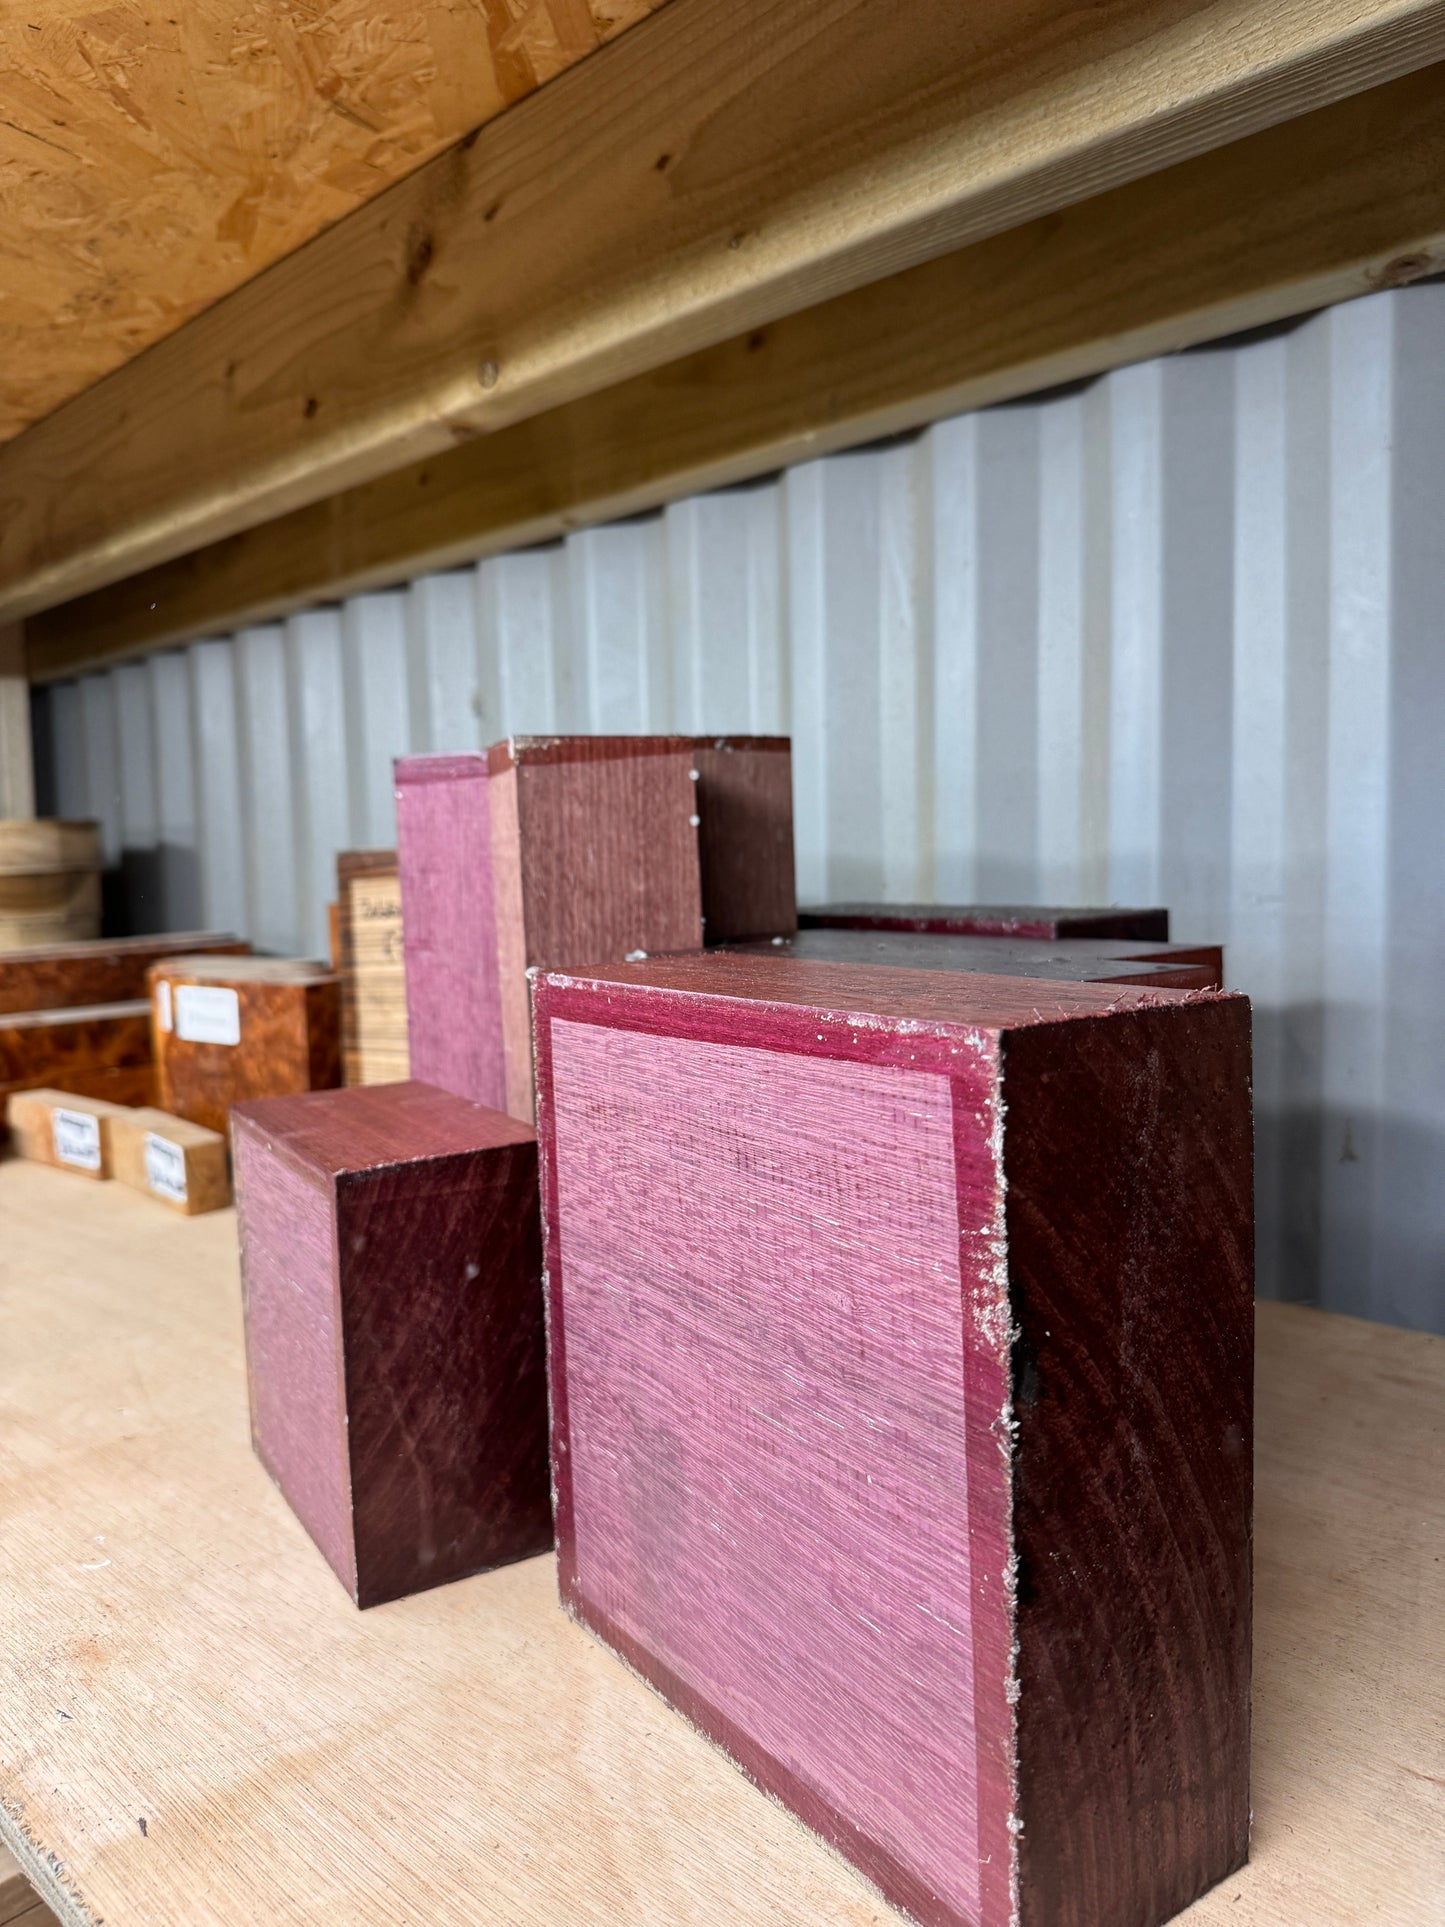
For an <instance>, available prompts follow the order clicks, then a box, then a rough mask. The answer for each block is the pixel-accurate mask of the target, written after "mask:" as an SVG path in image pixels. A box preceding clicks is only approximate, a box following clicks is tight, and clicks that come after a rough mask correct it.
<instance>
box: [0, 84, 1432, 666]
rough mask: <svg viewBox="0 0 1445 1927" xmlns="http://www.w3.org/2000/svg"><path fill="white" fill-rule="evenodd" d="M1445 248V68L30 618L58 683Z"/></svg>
mask: <svg viewBox="0 0 1445 1927" xmlns="http://www.w3.org/2000/svg"><path fill="white" fill-rule="evenodd" d="M1440 267H1445V67H1436V68H1431V69H1427V70H1426V71H1425V72H1424V73H1420V74H1415V75H1410V76H1407V77H1406V78H1405V79H1403V80H1399V81H1395V82H1393V83H1391V84H1390V85H1389V86H1387V87H1383V88H1378V89H1375V90H1373V91H1372V92H1370V93H1368V94H1361V95H1357V96H1356V97H1354V98H1353V99H1351V100H1348V101H1344V102H1341V103H1338V104H1336V105H1335V106H1333V107H1328V108H1323V109H1321V110H1319V111H1318V112H1316V113H1314V114H1311V115H1307V116H1305V117H1304V118H1302V119H1300V120H1296V121H1292V122H1290V123H1288V124H1287V125H1285V126H1283V127H1279V128H1274V129H1271V130H1269V131H1267V132H1265V133H1262V134H1256V135H1254V136H1252V137H1251V138H1249V139H1248V140H1245V141H1241V142H1238V143H1236V144H1235V145H1234V146H1232V147H1229V148H1223V149H1220V150H1218V151H1217V152H1215V153H1213V154H1209V155H1206V156H1203V157H1201V158H1199V159H1196V160H1192V161H1187V162H1184V163H1182V164H1181V165H1179V166H1177V167H1174V168H1171V169H1169V170H1167V171H1166V172H1164V173H1161V174H1155V175H1151V176H1150V177H1148V178H1147V179H1145V180H1142V181H1138V182H1134V183H1132V184H1130V185H1129V186H1127V187H1123V188H1117V189H1115V190H1114V191H1113V192H1112V193H1109V194H1105V195H1101V196H1099V197H1097V198H1096V199H1094V200H1092V201H1088V202H1085V203H1083V204H1081V205H1079V206H1076V207H1073V208H1070V209H1067V210H1064V211H1062V212H1060V213H1057V214H1051V215H1048V216H1045V217H1043V218H1042V219H1040V220H1038V221H1034V222H1030V223H1028V224H1026V225H1025V226H1023V227H1020V228H1016V229H1013V230H1012V231H1010V232H1009V233H1007V234H1004V235H999V236H996V237H994V238H993V239H991V240H988V241H984V242H981V243H978V244H976V245H975V246H973V247H971V248H966V249H963V250H960V251H959V252H957V253H954V254H951V255H947V256H945V257H944V258H942V259H941V260H937V261H933V262H930V263H927V264H926V265H924V266H922V267H918V268H913V269H910V270H909V271H907V272H906V273H903V274H899V275H894V276H891V277H889V278H888V279H887V280H885V281H882V282H878V283H875V284H874V285H872V286H870V287H867V288H864V289H861V290H859V291H857V292H855V293H853V294H849V295H845V296H841V297H839V298H837V299H835V300H833V301H831V302H827V303H825V304H823V305H822V306H821V307H817V308H813V309H810V310H807V311H805V312H804V313H802V314H798V315H793V316H790V317H788V318H787V319H785V320H783V321H779V322H777V323H774V324H773V325H772V326H770V327H766V328H762V329H758V330H754V331H752V332H750V333H749V334H747V335H742V336H739V337H737V338H736V339H734V340H732V341H729V342H726V343H724V344H722V345H720V346H718V347H715V348H710V349H707V350H704V351H703V352H702V353H699V354H696V355H692V356H689V357H687V358H685V359H684V360H682V361H680V362H677V363H674V364H672V365H671V366H669V367H666V368H662V369H658V370H655V371H654V372H652V373H650V374H647V375H644V376H641V377H637V378H635V379H633V380H632V381H630V382H624V383H622V384H620V385H619V386H618V387H616V388H613V389H609V390H606V391H604V392H603V393H601V394H598V395H594V396H589V397H587V398H586V399H584V400H582V401H578V402H573V403H571V404H569V405H568V406H566V407H563V408H558V409H554V410H552V411H551V412H550V413H548V414H545V415H542V416H539V417H537V418H536V419H534V420H532V421H528V422H524V423H521V424H518V425H517V426H515V427H512V428H509V429H505V430H503V431H501V432H500V433H498V434H496V435H492V436H488V437H485V438H484V439H482V440H479V441H471V442H467V443H465V444H463V445H462V446H460V447H457V448H454V449H452V450H450V451H449V452H448V453H447V454H445V455H442V456H438V457H436V458H435V459H432V460H428V461H423V462H419V463H416V464H414V465H413V466H411V467H410V468H407V469H405V470H403V471H401V472H400V473H399V474H396V475H393V476H389V477H387V478H385V479H383V480H381V481H378V482H371V483H367V484H365V485H364V486H362V487H359V488H354V489H351V490H348V491H346V492H345V493H343V494H341V495H339V496H337V497H334V498H333V499H331V500H330V501H327V502H323V503H318V504H316V505H314V506H312V507H309V508H305V509H301V510H298V511H295V512H293V513H292V514H290V515H288V516H284V517H282V518H280V519H279V520H277V521H275V522H272V523H270V524H268V525H266V526H263V527H261V528H256V529H252V530H250V531H248V532H246V533H245V534H241V535H236V536H232V537H230V538H229V539H227V540H226V541H223V542H220V543H217V544H214V545H212V546H210V547H208V548H205V549H202V550H200V551H199V552H197V553H196V554H193V555H189V556H186V557H184V558H182V559H180V560H178V561H175V562H172V563H168V564H166V565H164V566H163V567H161V568H158V569H153V570H150V571H148V572H146V573H144V574H142V575H139V576H137V577H134V578H132V579H131V580H130V581H127V582H122V583H119V584H117V585H116V586H115V587H113V588H110V589H105V590H101V591H99V592H98V593H96V594H92V595H90V596H87V597H84V598H82V599H80V600H78V601H75V602H72V603H69V604H66V605H65V606H63V607H60V608H56V609H52V610H49V611H47V612H46V613H44V614H43V615H40V616H36V617H32V618H31V620H30V622H29V623H28V624H27V631H26V633H27V642H28V649H29V664H30V672H31V674H32V676H34V677H36V678H37V679H41V680H44V679H53V678H56V677H60V676H66V675H72V674H74V673H76V672H77V671H78V670H80V669H83V668H86V667H90V666H93V665H94V664H96V663H99V662H103V661H106V660H111V659H114V658H116V657H118V656H123V655H133V654H137V653H139V652H141V651H142V650H145V649H147V648H154V647H156V646H158V645H160V644H163V643H166V642H173V641H179V640H183V639H185V638H187V637H190V636H194V635H200V634H204V633H207V632H213V633H214V632H216V631H219V630H225V629H228V628H232V627H235V626H238V625H239V624H240V623H242V622H251V621H260V620H264V619H266V618H268V617H272V616H275V615H279V614H282V613H284V612H285V611H286V610H288V609H292V608H296V607H298V606H300V605H301V604H303V603H305V602H307V601H312V600H315V599H316V598H317V597H318V596H319V595H322V594H330V595H343V594H352V593H355V592H356V591H358V590H361V589H366V588H374V587H378V586H381V585H382V584H385V583H388V582H395V581H398V580H401V579H404V578H405V577H407V576H408V575H411V574H415V573H417V572H419V571H422V570H425V569H432V568H442V567H447V566H450V565H452V564H455V563H460V562H464V561H467V560H470V559H472V558H474V557H476V556H479V555H484V554H487V553H490V552H493V551H495V550H498V549H501V548H506V547H513V546H517V545H518V544H521V543H525V542H530V541H536V540H538V539H541V538H543V537H547V536H552V535H556V534H558V533H559V532H561V531H563V530H565V529H568V528H573V527H576V526H578V525H579V524H580V523H583V522H587V521H596V520H601V519H603V518H604V517H607V516H610V515H616V514H622V513H629V512H632V511H635V510H638V509H642V508H647V507H651V506H655V505H656V504H657V503H659V502H662V501H665V500H667V499H668V498H669V497H671V496H676V495H679V494H682V493H685V492H687V491H688V490H692V489H697V488H702V487H707V486H714V485H718V484H721V483H726V482H730V481H737V480H740V479H743V478H745V477H748V476H752V475H759V474H764V473H767V472H768V471H769V470H770V469H772V468H775V467H778V466H780V465H781V464H783V463H785V462H789V461H796V460H798V459H801V458H806V457H808V456H811V455H817V454H820V453H823V452H825V451H827V450H829V449H835V448H839V447H843V446H846V445H848V444H850V443H857V442H860V441H865V440H867V439H869V438H871V437H874V436H877V435H881V434H886V433H891V432H895V431H898V430H901V429H906V428H910V427H915V426H917V425H918V424H920V423H922V422H925V421H928V420H930V419H934V418H936V417H937V416H939V415H942V414H945V413H948V412H950V411H953V410H957V409H960V408H965V407H973V406H978V405H980V404H983V403H987V402H993V401H998V400H1001V399H1005V398H1007V397H1009V396H1013V395H1020V394H1026V393H1028V392H1030V391H1031V390H1035V389H1038V388H1041V387H1046V386H1048V385H1050V384H1053V383H1055V382H1059V381H1064V380H1069V379H1075V378H1078V377H1081V376H1086V375H1091V374H1096V373H1098V372H1099V371H1100V370H1102V369H1105V368H1109V367H1113V366H1116V365H1118V364H1119V363H1121V362H1125V361H1128V360H1131V359H1137V358H1138V357H1140V356H1144V355H1150V354H1159V353H1164V352H1167V351H1169V350H1172V349H1176V348H1180V347H1184V346H1186V345H1188V344H1191V343H1196V342H1200V341H1206V340H1209V339H1211V338H1215V337H1218V336H1220V335H1223V334H1228V333H1231V332H1233V331H1235V330H1237V329H1240V328H1245V327H1252V326H1257V325H1260V324H1262V323H1265V322H1270V321H1276V320H1279V319H1281V318H1283V317H1286V316H1289V315H1295V314H1300V313H1304V312H1307V311H1308V310H1310V309H1312V308H1316V307H1319V306H1321V305H1324V304H1325V303H1328V302H1331V301H1339V300H1343V299H1345V298H1347V297H1349V296H1351V295H1357V294H1362V293H1366V292H1368V291H1369V290H1371V289H1375V288H1381V287H1387V286H1392V285H1397V284H1399V283H1401V282H1404V281H1408V280H1411V279H1414V278H1416V277H1418V276H1419V275H1422V274H1425V273H1429V272H1433V271H1434V270H1436V269H1437V268H1440Z"/></svg>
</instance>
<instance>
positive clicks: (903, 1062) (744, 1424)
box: [535, 951, 1252, 1927]
mask: <svg viewBox="0 0 1445 1927" xmlns="http://www.w3.org/2000/svg"><path fill="white" fill-rule="evenodd" d="M535 996H536V1018H537V1063H538V1089H539V1118H540V1131H541V1142H542V1160H543V1199H544V1220H545V1227H546V1254H547V1280H548V1293H549V1334H550V1345H551V1376H552V1423H553V1458H554V1467H555V1479H556V1488H557V1527H558V1544H559V1561H560V1564H559V1572H560V1583H561V1589H562V1596H563V1600H564V1603H565V1604H566V1605H567V1606H568V1608H569V1610H570V1611H572V1612H573V1613H574V1614H575V1615H576V1616H577V1617H578V1618H579V1619H580V1620H582V1621H583V1623H585V1624H587V1625H588V1626H590V1627H591V1628H592V1629H593V1630H594V1631H595V1632H596V1633H597V1634H598V1635H599V1636H600V1637H601V1638H602V1639H603V1640H604V1641H606V1642H607V1643H608V1644H609V1645H611V1646H612V1647H613V1648H614V1649H615V1650H616V1651H617V1652H618V1653H619V1654H620V1655H621V1656H622V1657H623V1658H624V1659H625V1660H627V1662H628V1663H629V1664H630V1665H631V1666H632V1667H633V1668H634V1669H635V1670H637V1671H638V1672H640V1673H641V1674H642V1676H643V1677H644V1678H645V1679H647V1680H648V1681H649V1682H650V1683H651V1684H652V1685H653V1686H654V1687H656V1688H657V1690H658V1691H660V1692H661V1693H662V1694H663V1695H664V1697H665V1698H667V1699H668V1700H669V1701H670V1702H671V1703H672V1704H673V1705H674V1706H676V1707H677V1708H678V1709H679V1710H680V1711H681V1712H682V1713H684V1714H685V1715H686V1717H687V1718H688V1719H690V1720H691V1721H692V1722H693V1723H694V1724H695V1725H697V1726H699V1727H700V1728H701V1729H702V1730H703V1731H704V1732H705V1733H707V1734H708V1735H709V1736H710V1737H711V1738H713V1739H714V1740H716V1741H717V1742H718V1743H719V1744H721V1745H722V1746H724V1747H725V1748H726V1749H727V1750H728V1752H730V1753H731V1754H732V1756H733V1757H734V1759H735V1760H737V1761H738V1763H739V1764H740V1765H741V1766H742V1767H743V1768H744V1770H745V1771H746V1772H747V1773H748V1774H749V1775H750V1776H751V1777H752V1778H753V1779H755V1780H756V1781H757V1782H758V1783H759V1784H760V1785H762V1786H763V1787H764V1788H766V1789H767V1790H768V1791H769V1792H771V1793H773V1794H774V1795H776V1796H777V1797H778V1798H780V1799H782V1800H783V1801H784V1803H785V1804H787V1805H788V1806H790V1807H791V1808H792V1809H793V1810H794V1811H795V1812H797V1813H798V1814H799V1815H800V1816H801V1817H802V1818H803V1819H804V1820H805V1821H806V1822H807V1823H808V1824H809V1825H810V1826H812V1827H813V1828H814V1829H815V1830H817V1831H818V1832H819V1833H821V1834H822V1835H823V1837H824V1838H825V1839H827V1840H828V1841H829V1842H830V1843H831V1844H832V1845H834V1846H835V1847H836V1848H837V1849H838V1850H839V1851H840V1852H842V1853H843V1854H845V1855H846V1856H847V1857H848V1858H849V1859H851V1860H852V1861H853V1862H854V1863H855V1864H856V1865H857V1866H858V1867H859V1868H860V1869H861V1870H862V1871H863V1872H864V1873H865V1874H867V1875H868V1877H869V1878H870V1879H872V1880H873V1881H874V1882H875V1883H876V1884H877V1885H878V1887H879V1888H880V1889H881V1890H882V1892H883V1893H884V1894H885V1895H886V1896H887V1898H888V1899H889V1900H891V1901H892V1902H893V1903H894V1904H896V1905H898V1906H900V1907H902V1908H903V1909H904V1910H905V1911H906V1912H907V1913H909V1914H910V1915H911V1916H912V1917H913V1918H915V1919H916V1920H918V1921H920V1922H924V1923H927V1924H928V1927H964V1923H969V1927H1006V1923H1012V1922H1015V1921H1018V1922H1022V1923H1027V1927H1044V1923H1049V1927H1103V1924H1104V1923H1106V1922H1109V1923H1112V1922H1115V1921H1120V1920H1130V1921H1137V1922H1141V1923H1147V1927H1154V1923H1157V1922H1160V1921H1162V1920H1164V1919H1166V1918H1168V1917H1169V1916H1170V1915H1171V1914H1172V1913H1174V1912H1176V1911H1178V1909H1179V1908H1181V1907H1182V1906H1184V1905H1186V1904H1187V1903H1188V1901H1189V1900H1191V1899H1192V1898H1193V1897H1194V1896H1195V1895H1196V1894H1198V1893H1199V1892H1201V1891H1203V1889H1204V1888H1205V1887H1207V1886H1209V1885H1211V1884H1212V1883H1213V1882H1215V1881H1217V1880H1219V1879H1221V1878H1223V1877H1224V1876H1225V1875H1226V1874H1227V1873H1229V1872H1230V1871H1231V1870H1232V1869H1233V1868H1234V1867H1236V1866H1237V1865H1238V1864H1239V1863H1240V1861H1241V1859H1242V1858H1243V1855H1244V1852H1245V1849H1246V1844H1247V1837H1248V1815H1247V1807H1248V1799H1247V1786H1248V1696H1249V1641H1248V1633H1249V1601H1250V1551H1249V1530H1250V1504H1251V1490H1250V1463H1251V1457H1250V1441H1251V1429H1250V1426H1251V1413H1250V1393H1249V1360H1250V1355H1251V1334H1252V1323H1251V1317H1252V1307H1251V1285H1252V1238H1251V1222H1250V1204H1251V1169H1250V1133H1249V1007H1248V1004H1247V1002H1246V1001H1245V1000H1244V999H1242V998H1235V997H1227V996H1221V995H1217V994H1199V993H1194V994H1189V993H1186V992H1179V991H1169V990H1164V991H1159V990H1144V989H1134V988H1130V987H1126V986H1120V985H1107V984H1091V983H1077V984H1071V983H1066V982H1048V981H1047V980H1044V981H1038V980H1034V981H1029V980H1024V979H1009V978H1006V977H988V976H983V975H973V976H965V975H962V974H941V973H925V972H921V971H916V972H906V971H899V970H887V969H879V968H867V967H861V966H860V967H848V966H843V965H837V964H809V963H806V962H800V961H798V960H795V959H790V958H787V957H768V956H765V955H750V954H729V953H726V952H716V951H713V952H708V953H706V954H705V955H704V956H701V957H677V958H667V959H662V960H658V961H656V962H646V963H643V962H639V963H636V964H634V965H632V966H630V967H628V966H624V967H622V968H620V969H619V968H611V969H606V970H598V969H593V970H590V971H587V972H583V973H562V972H555V973H542V974H541V975H540V976H539V977H538V978H537V980H536V985H535ZM1061 1160H1065V1161H1066V1163H1065V1175H1064V1176H1063V1177H1062V1178H1061V1179H1060V1180H1059V1181H1058V1182H1056V1183H1055V1184H1054V1185H1053V1186H1052V1188H1050V1187H1049V1185H1048V1184H1047V1182H1046V1181H1045V1180H1046V1174H1047V1173H1048V1172H1049V1171H1050V1170H1054V1171H1057V1170H1058V1169H1059V1166H1060V1162H1061ZM1061 1251H1062V1252H1064V1253H1067V1254H1068V1261H1067V1262H1065V1263H1055V1264H1054V1266H1053V1268H1052V1269H1050V1267H1049V1263H1048V1254H1050V1253H1053V1254H1054V1255H1055V1257H1056V1258H1057V1254H1058V1253H1059V1252H1061ZM1086 1363H1087V1364H1088V1365H1090V1366H1091V1367H1092V1370H1093V1373H1094V1378H1093V1380H1092V1381H1091V1382H1089V1383H1088V1384H1086V1385H1084V1386H1083V1388H1082V1390H1080V1389H1079V1388H1077V1387H1076V1386H1075V1385H1074V1384H1073V1383H1072V1380H1071V1377H1070V1373H1071V1372H1072V1371H1077V1370H1083V1369H1084V1366H1085V1364H1086ZM1065 1495H1066V1496H1065ZM1062 1506H1067V1508H1068V1516H1067V1517H1064V1516H1063V1515H1062V1513H1061V1511H1060V1508H1061V1507H1062ZM1163 1519H1170V1520H1174V1521H1176V1522H1177V1531H1174V1532H1171V1531H1167V1530H1165V1529H1163V1527H1162V1526H1161V1523H1160V1522H1161V1520H1163ZM1051 1535H1052V1537H1051ZM1066 1545H1067V1547H1068V1548H1069V1549H1070V1556H1069V1559H1068V1562H1067V1565H1065V1562H1064V1560H1063V1557H1062V1555H1061V1554H1058V1553H1057V1550H1056V1549H1057V1548H1061V1547H1064V1546H1066Z"/></svg>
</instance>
